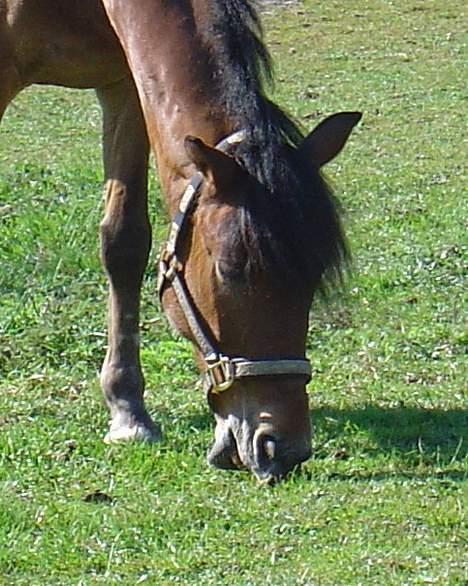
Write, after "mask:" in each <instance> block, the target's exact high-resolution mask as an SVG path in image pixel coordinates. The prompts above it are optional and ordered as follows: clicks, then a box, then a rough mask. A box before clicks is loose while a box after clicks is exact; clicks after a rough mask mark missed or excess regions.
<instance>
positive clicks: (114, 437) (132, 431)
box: [104, 424, 162, 444]
mask: <svg viewBox="0 0 468 586" xmlns="http://www.w3.org/2000/svg"><path fill="white" fill-rule="evenodd" d="M161 437H162V434H161V431H160V429H159V427H157V426H156V425H154V424H153V426H152V427H151V428H150V427H148V426H146V425H143V424H137V425H132V426H129V425H120V426H119V427H116V428H112V427H111V429H110V430H109V431H108V432H107V434H106V436H105V438H104V443H106V444H113V443H118V442H131V441H137V442H150V443H152V442H157V441H160V440H161Z"/></svg>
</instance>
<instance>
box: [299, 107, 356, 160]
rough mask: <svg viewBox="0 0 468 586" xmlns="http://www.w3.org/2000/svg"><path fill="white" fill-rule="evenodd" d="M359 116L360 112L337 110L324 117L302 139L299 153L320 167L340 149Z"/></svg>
mask: <svg viewBox="0 0 468 586" xmlns="http://www.w3.org/2000/svg"><path fill="white" fill-rule="evenodd" d="M361 117H362V114H361V112H339V113H338V114H333V115H332V116H329V117H328V118H325V120H323V121H322V122H320V124H319V125H318V126H316V127H315V128H314V130H312V132H311V133H310V134H309V135H308V136H307V137H306V138H305V139H304V141H303V143H302V144H301V146H300V147H299V153H300V154H301V155H302V156H303V157H305V158H307V159H308V160H312V161H313V163H314V164H315V165H317V167H322V166H323V165H325V164H326V163H328V162H329V161H331V160H332V159H334V158H335V157H336V155H337V154H338V153H339V152H340V151H341V149H342V148H343V147H344V145H345V144H346V141H347V140H348V138H349V135H350V134H351V131H352V130H353V128H354V127H355V126H356V124H357V123H358V122H359V120H361Z"/></svg>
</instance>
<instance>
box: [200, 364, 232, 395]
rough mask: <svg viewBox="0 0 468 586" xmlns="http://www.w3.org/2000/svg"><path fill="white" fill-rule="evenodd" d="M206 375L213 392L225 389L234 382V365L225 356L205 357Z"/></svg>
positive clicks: (220, 391)
mask: <svg viewBox="0 0 468 586" xmlns="http://www.w3.org/2000/svg"><path fill="white" fill-rule="evenodd" d="M206 365H207V370H206V376H207V377H208V379H209V381H210V383H211V391H212V392H213V393H222V392H223V391H227V389H229V387H230V386H231V385H232V384H233V382H234V365H233V363H232V362H231V360H230V359H229V358H228V357H227V356H214V357H208V358H206Z"/></svg>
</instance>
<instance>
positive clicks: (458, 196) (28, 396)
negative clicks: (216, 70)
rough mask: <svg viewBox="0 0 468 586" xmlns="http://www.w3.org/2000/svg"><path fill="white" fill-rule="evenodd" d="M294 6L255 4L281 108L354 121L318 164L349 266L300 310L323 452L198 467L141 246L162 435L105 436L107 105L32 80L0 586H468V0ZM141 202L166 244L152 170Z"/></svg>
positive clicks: (5, 128) (2, 416)
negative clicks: (229, 467) (258, 474)
mask: <svg viewBox="0 0 468 586" xmlns="http://www.w3.org/2000/svg"><path fill="white" fill-rule="evenodd" d="M286 6H287V8H283V9H282V8H281V7H280V6H278V5H276V4H275V5H272V6H270V7H269V8H268V10H267V11H266V13H265V15H264V22H265V28H266V35H267V39H268V44H269V47H270V48H271V51H272V53H273V56H274V60H275V63H276V78H277V82H276V86H275V88H274V97H275V99H276V100H277V101H279V102H280V103H281V104H282V105H283V106H285V107H286V108H287V109H288V110H289V111H290V112H292V113H293V114H294V115H295V116H296V117H297V119H298V120H300V121H302V123H303V124H304V125H305V126H306V127H312V126H313V125H314V124H315V123H317V122H318V121H319V120H320V119H321V118H323V117H324V116H326V115H327V114H330V113H332V112H335V111H339V110H356V109H359V110H362V111H363V112H364V118H363V121H362V123H361V124H360V125H359V128H358V129H357V131H356V132H355V133H354V134H353V136H352V138H351V140H350V141H349V143H348V145H347V147H346V149H345V151H344V152H343V153H342V154H341V155H340V156H339V158H338V159H337V160H336V162H334V163H332V164H330V165H329V166H328V168H327V173H328V175H329V177H330V178H331V179H332V181H333V183H334V184H335V185H336V190H337V193H338V194H339V196H340V198H341V200H342V202H343V206H344V209H345V210H346V225H347V229H348V234H349V239H350V241H351V244H352V249H353V255H354V259H355V260H354V272H353V274H352V276H351V277H350V279H349V282H348V287H347V290H346V291H345V292H342V293H339V294H338V293H337V294H336V296H333V298H332V299H331V300H330V302H329V303H328V304H325V303H323V302H321V301H317V302H316V304H315V305H314V306H313V309H312V312H311V318H310V333H309V338H308V356H309V358H310V359H311V361H312V364H313V369H314V375H313V379H312V381H311V383H310V385H309V393H310V403H311V407H312V418H313V421H314V426H315V437H314V456H313V458H312V459H311V460H310V461H309V462H307V464H306V465H305V466H304V467H303V470H302V472H301V473H300V474H296V475H295V476H292V477H291V478H289V479H288V480H287V481H285V482H283V483H282V484H280V485H277V486H275V487H273V488H266V487H260V486H258V485H257V483H256V481H255V479H254V478H253V477H251V476H250V475H248V474H246V473H228V472H222V471H217V470H214V469H211V468H209V467H208V465H207V464H206V462H205V454H206V450H207V448H208V447H209V445H210V442H211V438H212V433H213V429H212V421H211V416H210V414H209V412H208V408H207V406H206V404H205V401H204V397H203V395H202V393H201V392H200V391H199V390H197V389H196V381H197V371H196V369H195V367H194V364H193V362H192V354H191V349H190V346H189V345H188V344H187V343H186V342H184V341H183V340H181V339H179V338H177V337H175V336H174V334H173V333H172V332H171V331H170V330H169V328H168V326H167V325H166V322H165V319H164V317H163V316H162V315H161V313H160V310H159V308H158V306H157V303H156V294H155V270H154V258H153V260H152V261H151V263H150V265H149V267H148V271H147V275H146V279H145V289H144V302H143V316H142V343H143V353H142V359H143V364H144V368H145V373H146V378H147V388H148V391H147V402H148V406H149V409H150V411H151V413H152V414H153V415H154V416H155V418H156V419H157V421H159V422H160V423H161V424H162V427H163V429H164V432H165V437H164V440H163V441H162V442H161V443H158V444H155V445H114V446H107V445H104V443H103V442H102V437H103V436H104V434H105V432H106V429H107V413H106V410H105V409H104V406H103V402H102V399H101V394H100V390H99V385H98V380H97V372H98V370H99V368H100V363H101V361H102V359H103V356H104V349H105V343H106V338H105V303H106V283H105V279H104V276H103V274H102V270H101V268H100V265H99V258H98V241H97V230H98V224H99V221H100V217H101V214H102V202H101V199H102V198H101V194H102V170H101V166H100V157H101V154H100V124H101V120H100V111H99V107H98V105H97V102H96V100H95V98H94V95H93V93H90V92H87V91H69V90H64V89H57V88H38V87H36V88H32V89H30V90H27V91H25V92H23V93H22V94H21V95H20V96H19V97H18V98H17V99H16V100H15V102H14V103H13V104H12V105H11V107H10V108H9V109H8V111H7V114H6V115H5V118H4V120H3V123H2V127H1V129H0V225H1V230H0V259H1V272H0V292H1V305H0V373H1V380H0V584H2V585H3V584H5V585H8V586H9V585H15V586H16V585H18V586H19V585H26V584H27V585H28V586H36V585H37V586H42V585H54V586H55V585H63V586H70V585H86V586H88V585H94V584H105V585H113V584H126V585H134V584H151V585H165V584H194V585H198V584H204V585H205V584H206V585H216V586H218V585H221V584H225V585H239V586H247V585H260V584H261V585H264V584H271V585H273V586H289V585H298V586H299V585H303V586H305V585H310V586H315V585H318V586H322V585H323V586H335V585H343V586H348V585H359V584H362V585H371V584H376V585H423V584H437V585H441V586H442V585H443V586H446V585H463V584H466V583H467V580H468V557H467V553H466V552H467V548H468V528H467V522H466V509H467V505H468V472H467V471H468V467H467V462H468V456H467V442H468V437H467V430H468V401H467V393H466V380H467V372H466V355H465V354H464V353H465V352H466V340H467V334H466V321H465V322H464V318H466V311H467V306H466V305H467V304H466V263H467V250H468V243H467V237H466V208H467V206H466V184H467V178H466V151H465V152H464V150H463V141H464V140H466V139H465V131H464V129H465V128H466V112H467V107H466V79H467V78H468V71H467V69H468V68H467V62H468V60H467V54H466V40H467V35H466V26H465V25H466V18H465V20H464V19H463V13H465V17H466V7H465V2H462V1H461V0H451V1H450V2H444V3H442V2H439V1H435V0H425V1H424V2H423V1H422V0H406V1H403V0H394V1H392V2H390V1H383V0H380V1H375V2H369V1H367V0H349V2H347V3H343V2H338V1H337V0H331V1H330V2H327V3H319V2H316V1H314V2H312V1H309V0H305V1H304V2H297V3H296V2H292V3H287V5H286ZM151 206H152V211H151V216H152V219H153V224H154V232H155V239H156V241H157V240H158V239H161V238H162V237H163V235H164V234H165V230H166V228H165V227H166V225H167V217H166V215H165V212H164V211H163V205H162V204H161V201H160V194H159V187H158V184H157V179H156V178H155V174H154V173H152V181H151ZM154 248H155V250H156V249H157V245H155V246H154Z"/></svg>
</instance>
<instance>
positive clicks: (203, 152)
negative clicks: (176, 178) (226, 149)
mask: <svg viewBox="0 0 468 586" xmlns="http://www.w3.org/2000/svg"><path fill="white" fill-rule="evenodd" d="M184 144H185V150H186V152H187V155H188V157H189V159H190V160H191V162H192V163H193V164H194V165H195V166H196V167H197V169H198V170H199V171H200V173H202V174H203V175H204V176H205V178H206V179H207V180H208V181H209V182H212V183H213V184H214V185H215V187H216V190H217V191H222V190H223V188H224V187H226V186H229V185H232V180H233V178H234V176H235V175H236V174H237V173H239V171H240V167H239V165H238V164H237V163H236V161H235V160H234V159H233V158H232V157H230V156H229V155H226V154H225V153H223V152H221V151H220V150H218V149H215V148H213V147H210V146H208V145H207V144H205V143H204V142H203V141H202V140H201V139H200V138H196V137H194V136H187V137H186V138H185V141H184Z"/></svg>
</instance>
